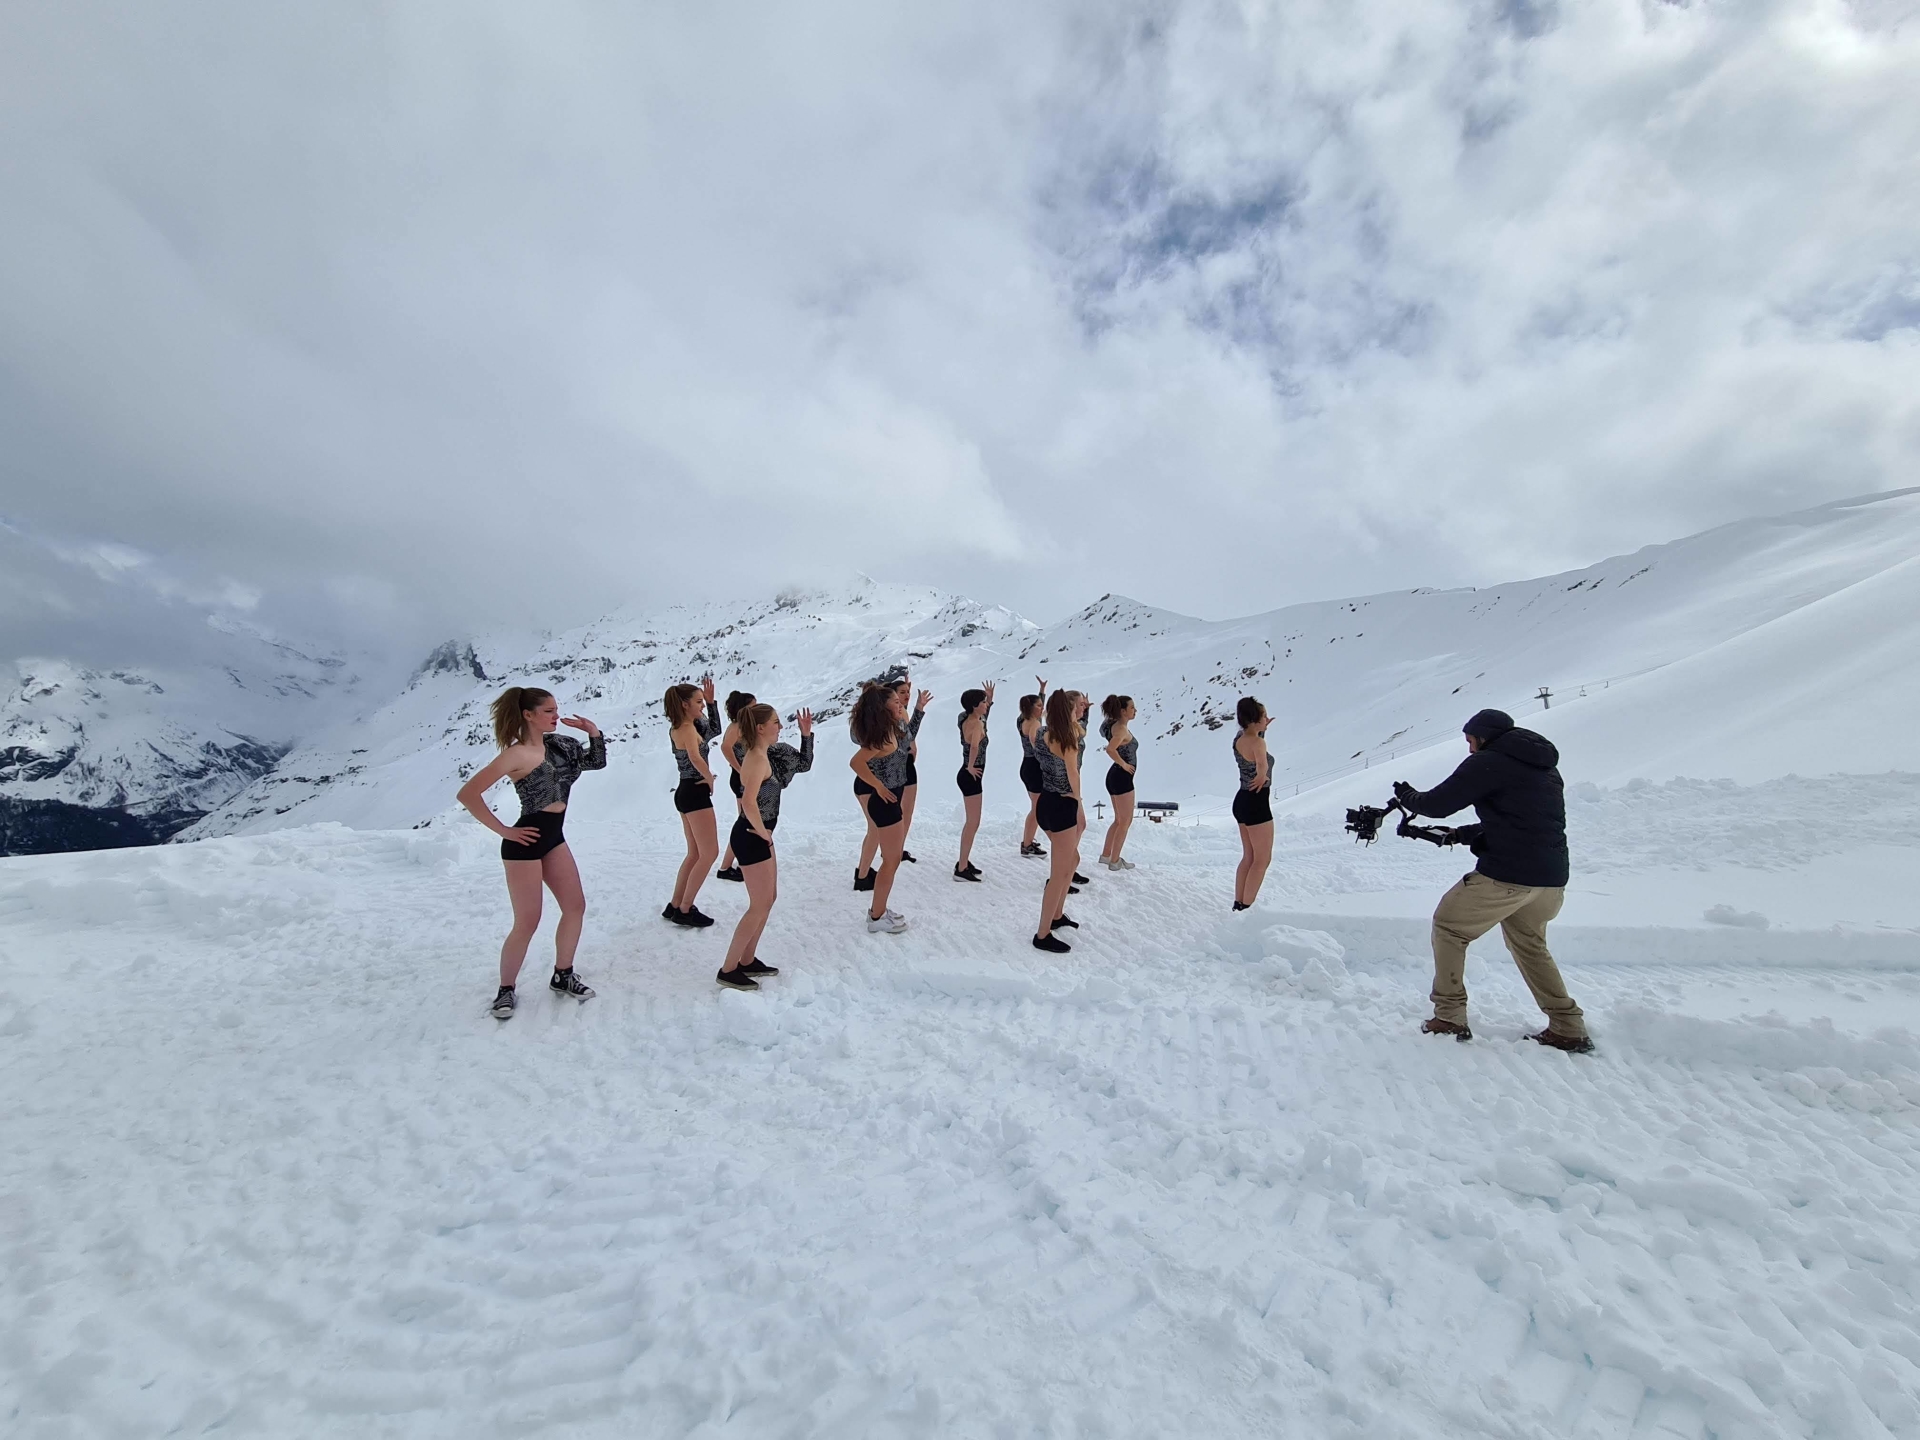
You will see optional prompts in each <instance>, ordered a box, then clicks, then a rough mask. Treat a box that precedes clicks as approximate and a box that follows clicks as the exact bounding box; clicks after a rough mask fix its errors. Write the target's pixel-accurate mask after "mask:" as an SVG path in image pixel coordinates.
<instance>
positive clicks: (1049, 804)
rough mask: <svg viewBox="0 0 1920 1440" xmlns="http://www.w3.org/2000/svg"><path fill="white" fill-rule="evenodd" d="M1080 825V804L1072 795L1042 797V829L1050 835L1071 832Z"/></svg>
mask: <svg viewBox="0 0 1920 1440" xmlns="http://www.w3.org/2000/svg"><path fill="white" fill-rule="evenodd" d="M1079 823H1080V802H1079V801H1078V800H1076V799H1074V798H1073V796H1071V795H1042V796H1041V797H1040V828H1041V829H1042V830H1044V831H1046V832H1047V833H1048V834H1049V835H1057V834H1058V833H1059V832H1060V831H1062V830H1071V829H1073V827H1074V826H1076V825H1078V824H1079Z"/></svg>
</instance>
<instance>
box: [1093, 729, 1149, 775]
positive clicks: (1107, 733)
mask: <svg viewBox="0 0 1920 1440" xmlns="http://www.w3.org/2000/svg"><path fill="white" fill-rule="evenodd" d="M1113 732H1114V723H1113V721H1111V720H1102V721H1101V722H1100V738H1101V739H1102V740H1105V741H1108V742H1109V743H1111V742H1112V740H1113ZM1114 753H1115V754H1117V755H1118V756H1119V757H1120V758H1121V759H1122V760H1124V761H1126V762H1127V764H1129V765H1136V766H1137V765H1138V764H1139V763H1140V742H1139V741H1138V740H1137V739H1135V738H1134V736H1133V733H1132V732H1131V731H1129V732H1128V733H1127V743H1126V744H1124V745H1116V746H1114Z"/></svg>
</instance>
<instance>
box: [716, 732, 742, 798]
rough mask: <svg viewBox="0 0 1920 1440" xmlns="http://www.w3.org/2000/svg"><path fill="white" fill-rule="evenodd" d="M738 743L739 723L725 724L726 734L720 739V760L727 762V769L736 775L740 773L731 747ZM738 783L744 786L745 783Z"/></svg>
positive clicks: (738, 764)
mask: <svg viewBox="0 0 1920 1440" xmlns="http://www.w3.org/2000/svg"><path fill="white" fill-rule="evenodd" d="M739 743H740V722H739V721H738V720H732V721H729V722H728V723H727V729H726V733H725V734H723V735H722V736H721V737H720V758H721V759H722V760H724V761H726V762H727V768H728V769H729V770H731V771H733V773H734V774H736V775H738V774H739V773H740V762H739V761H738V760H736V759H734V756H733V747H734V746H735V745H737V744H739ZM740 783H741V784H743V785H744V784H746V781H744V780H742V781H741V782H740Z"/></svg>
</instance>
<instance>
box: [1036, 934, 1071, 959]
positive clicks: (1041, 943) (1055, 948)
mask: <svg viewBox="0 0 1920 1440" xmlns="http://www.w3.org/2000/svg"><path fill="white" fill-rule="evenodd" d="M1033 948H1034V949H1036V950H1046V951H1049V952H1051V953H1052V954H1055V955H1065V954H1066V953H1067V952H1068V951H1070V950H1072V949H1073V946H1071V945H1069V944H1067V942H1066V941H1064V940H1062V939H1061V938H1060V937H1059V936H1057V935H1036V936H1034V937H1033Z"/></svg>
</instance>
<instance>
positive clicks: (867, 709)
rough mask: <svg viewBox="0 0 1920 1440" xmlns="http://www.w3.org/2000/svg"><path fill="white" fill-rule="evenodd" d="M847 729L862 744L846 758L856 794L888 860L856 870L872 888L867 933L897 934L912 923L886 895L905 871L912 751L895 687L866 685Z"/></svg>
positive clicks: (859, 881) (859, 886)
mask: <svg viewBox="0 0 1920 1440" xmlns="http://www.w3.org/2000/svg"><path fill="white" fill-rule="evenodd" d="M847 728H848V730H849V731H851V732H852V734H853V743H854V744H855V745H857V746H859V747H860V748H859V749H858V750H856V751H854V754H853V758H852V759H851V760H849V761H848V762H847V764H848V766H849V768H851V769H852V771H853V793H854V796H855V797H856V798H857V799H858V800H859V802H860V808H861V809H862V810H863V811H865V812H866V816H867V824H868V826H869V827H870V829H871V831H872V835H873V839H874V842H875V844H877V845H878V847H879V850H880V857H881V859H882V860H883V861H884V862H885V864H884V865H882V866H881V867H880V868H879V869H877V870H876V869H870V870H868V871H867V873H866V874H865V876H864V877H863V876H861V875H860V874H859V873H858V872H856V873H855V875H854V881H853V884H854V888H855V889H856V890H871V891H872V892H873V903H872V904H871V905H870V906H868V907H867V933H868V934H869V935H881V934H886V935H898V934H899V933H900V932H901V931H903V930H905V929H906V928H907V922H906V920H905V919H903V918H902V917H901V916H900V915H898V914H896V913H895V912H894V911H892V910H889V909H888V908H887V898H888V897H889V896H890V895H891V894H892V893H893V882H894V878H895V877H896V876H897V875H898V874H899V873H900V844H901V841H902V840H903V839H905V837H906V828H907V827H906V826H905V825H904V824H903V823H902V820H903V818H904V817H903V816H902V815H901V812H900V790H901V788H902V786H903V785H904V783H905V780H906V765H907V759H908V754H907V751H906V748H905V746H903V745H902V744H901V741H902V740H903V739H904V738H905V737H904V736H903V734H902V732H901V727H900V723H899V716H898V714H897V713H896V711H895V707H894V703H893V691H892V689H891V688H890V687H888V686H885V685H868V686H867V687H866V688H865V689H863V690H862V691H861V692H860V698H859V699H858V700H855V701H854V702H853V713H852V714H851V715H850V716H849V717H848V719H847ZM863 881H864V883H863Z"/></svg>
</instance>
